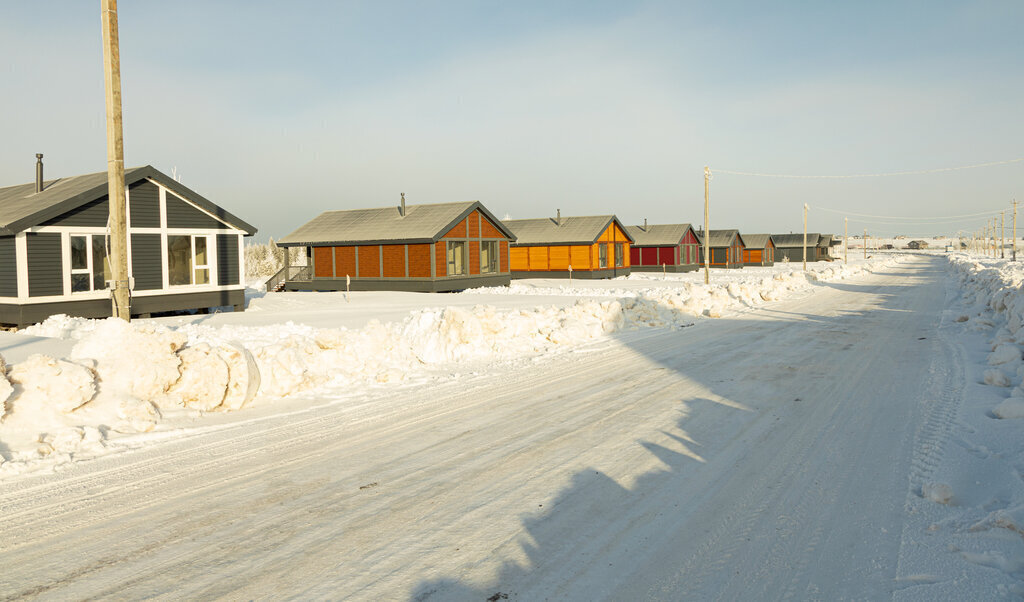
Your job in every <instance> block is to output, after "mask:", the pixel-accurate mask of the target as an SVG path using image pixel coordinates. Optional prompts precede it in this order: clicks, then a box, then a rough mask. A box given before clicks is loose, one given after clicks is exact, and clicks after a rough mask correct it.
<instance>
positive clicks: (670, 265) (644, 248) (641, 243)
mask: <svg viewBox="0 0 1024 602" xmlns="http://www.w3.org/2000/svg"><path fill="white" fill-rule="evenodd" d="M626 232H628V233H629V235H630V236H632V237H633V245H632V246H631V247H630V248H629V263H630V268H629V269H631V270H632V271H634V272H661V271H666V272H691V271H693V270H696V269H697V267H698V265H699V264H698V263H697V258H698V257H699V252H698V243H697V234H696V232H695V231H694V229H693V228H692V227H691V226H690V224H652V225H650V226H648V225H647V220H644V225H643V226H626Z"/></svg>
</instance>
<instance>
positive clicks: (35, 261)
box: [25, 222, 106, 297]
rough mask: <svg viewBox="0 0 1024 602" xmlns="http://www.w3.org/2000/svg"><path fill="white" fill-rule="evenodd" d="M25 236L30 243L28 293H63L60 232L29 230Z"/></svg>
mask: <svg viewBox="0 0 1024 602" xmlns="http://www.w3.org/2000/svg"><path fill="white" fill-rule="evenodd" d="M104 223H106V222H104ZM25 238H26V242H27V243H28V295H29V296H30V297H45V296H48V295H63V294H64V267H63V263H62V258H61V244H60V234H56V233H55V234H50V233H47V234H37V233H32V232H29V233H28V234H26V235H25Z"/></svg>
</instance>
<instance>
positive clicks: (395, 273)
mask: <svg viewBox="0 0 1024 602" xmlns="http://www.w3.org/2000/svg"><path fill="white" fill-rule="evenodd" d="M360 273H361V272H360ZM384 277H385V278H404V277H405V245H384Z"/></svg>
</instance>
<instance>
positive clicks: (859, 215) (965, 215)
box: [811, 205, 1002, 220]
mask: <svg viewBox="0 0 1024 602" xmlns="http://www.w3.org/2000/svg"><path fill="white" fill-rule="evenodd" d="M811 207H812V208H814V209H816V210H818V211H827V212H829V213H838V214H839V215H856V216H858V217H875V218H880V219H916V220H921V219H937V220H943V219H960V218H965V217H979V216H986V215H988V216H992V215H999V212H1000V211H1002V210H1001V209H996V210H994V211H985V212H983V213H967V214H964V215H942V216H935V217H926V216H921V215H915V216H913V217H899V216H895V215H871V214H868V213H854V212H853V211H839V210H836V209H826V208H825V207H818V206H816V205H812V206H811Z"/></svg>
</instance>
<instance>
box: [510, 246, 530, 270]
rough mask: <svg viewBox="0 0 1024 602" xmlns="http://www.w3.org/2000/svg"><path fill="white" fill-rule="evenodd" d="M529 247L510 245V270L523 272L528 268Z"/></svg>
mask: <svg viewBox="0 0 1024 602" xmlns="http://www.w3.org/2000/svg"><path fill="white" fill-rule="evenodd" d="M529 248H530V247H512V249H511V251H510V253H511V255H512V257H511V259H512V270H513V271H515V272H525V271H527V270H529V269H530V260H529V256H530V252H529V250H528V249H529Z"/></svg>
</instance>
